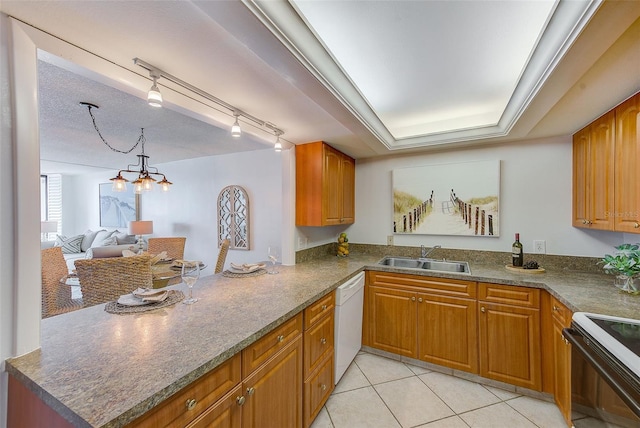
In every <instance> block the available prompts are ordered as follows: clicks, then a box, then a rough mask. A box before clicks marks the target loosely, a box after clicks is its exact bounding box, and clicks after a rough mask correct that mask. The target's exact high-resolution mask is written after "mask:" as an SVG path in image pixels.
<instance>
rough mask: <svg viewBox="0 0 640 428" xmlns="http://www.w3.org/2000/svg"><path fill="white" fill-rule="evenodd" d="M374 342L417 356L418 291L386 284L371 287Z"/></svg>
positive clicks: (378, 347)
mask: <svg viewBox="0 0 640 428" xmlns="http://www.w3.org/2000/svg"><path fill="white" fill-rule="evenodd" d="M369 320H370V325H369V334H370V346H371V347H373V348H377V349H382V350H383V351H389V352H393V353H394V354H398V355H403V356H405V357H411V358H417V352H416V342H417V341H416V294H415V293H414V292H410V291H405V290H397V289H392V288H386V287H376V286H370V287H369Z"/></svg>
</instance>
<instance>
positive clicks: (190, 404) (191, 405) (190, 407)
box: [185, 398, 198, 410]
mask: <svg viewBox="0 0 640 428" xmlns="http://www.w3.org/2000/svg"><path fill="white" fill-rule="evenodd" d="M185 404H186V406H187V410H193V409H194V407H196V404H198V401H197V400H196V399H195V398H190V399H188V400H187V402H186V403H185Z"/></svg>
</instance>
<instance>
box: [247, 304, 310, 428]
mask: <svg viewBox="0 0 640 428" xmlns="http://www.w3.org/2000/svg"><path fill="white" fill-rule="evenodd" d="M302 352H303V347H302V313H300V314H298V315H297V316H295V317H294V318H292V319H290V320H289V321H287V322H285V323H284V324H283V325H281V326H280V327H278V328H276V329H275V330H273V331H272V332H270V333H268V334H267V335H265V336H264V337H262V338H261V339H260V340H258V341H256V342H255V343H254V344H252V345H251V346H249V347H247V348H246V349H244V350H243V351H242V366H243V374H244V381H243V382H242V390H243V393H244V398H245V399H244V402H243V403H242V426H243V427H245V428H249V427H264V426H282V427H285V426H286V427H301V426H302V386H303V376H302Z"/></svg>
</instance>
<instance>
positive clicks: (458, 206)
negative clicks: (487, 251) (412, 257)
mask: <svg viewBox="0 0 640 428" xmlns="http://www.w3.org/2000/svg"><path fill="white" fill-rule="evenodd" d="M392 188H393V233H397V234H416V235H419V234H424V235H469V236H499V232H500V227H499V219H500V217H499V215H500V214H499V207H500V161H499V160H491V161H477V162H465V163H451V164H441V165H426V166H420V167H411V168H401V169H396V170H393V171H392Z"/></svg>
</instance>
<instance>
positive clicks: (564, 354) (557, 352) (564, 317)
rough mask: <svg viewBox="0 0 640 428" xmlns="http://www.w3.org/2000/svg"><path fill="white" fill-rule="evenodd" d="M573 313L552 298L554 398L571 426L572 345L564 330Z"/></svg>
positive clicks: (568, 324) (569, 322) (569, 323)
mask: <svg viewBox="0 0 640 428" xmlns="http://www.w3.org/2000/svg"><path fill="white" fill-rule="evenodd" d="M571 316H572V313H571V311H570V310H569V309H568V308H567V307H566V306H564V305H563V304H562V303H560V302H559V301H558V300H557V299H556V298H555V297H553V296H551V319H552V326H553V328H552V343H553V368H552V370H553V396H554V400H555V402H556V405H557V406H558V408H559V409H560V413H562V416H563V417H564V419H565V421H566V422H567V426H571V425H572V422H571V345H570V344H569V341H568V340H567V339H565V338H564V336H563V335H562V330H563V329H564V328H566V327H569V326H570V325H571Z"/></svg>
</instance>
